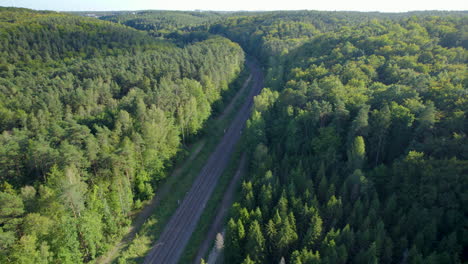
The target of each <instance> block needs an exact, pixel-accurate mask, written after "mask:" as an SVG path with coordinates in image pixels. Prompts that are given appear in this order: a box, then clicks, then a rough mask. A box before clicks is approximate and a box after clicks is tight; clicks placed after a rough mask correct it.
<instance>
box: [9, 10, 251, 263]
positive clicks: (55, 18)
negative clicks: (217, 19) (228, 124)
mask: <svg viewBox="0 0 468 264" xmlns="http://www.w3.org/2000/svg"><path fill="white" fill-rule="evenodd" d="M0 36H1V37H0V47H1V48H0V52H1V56H0V91H1V92H0V131H1V134H0V146H1V148H0V208H1V211H0V262H1V263H81V262H88V261H91V260H93V259H95V258H96V257H97V256H99V255H101V254H102V253H103V252H105V251H106V249H107V247H108V246H109V245H111V244H113V243H115V240H116V239H117V238H119V237H120V235H121V233H122V232H124V230H125V227H126V226H128V224H129V222H130V217H129V214H130V212H131V211H132V210H133V209H138V208H139V207H140V206H141V202H142V201H144V200H147V199H149V198H151V197H152V196H153V195H154V193H155V192H154V190H155V189H156V188H157V186H158V182H160V181H161V180H162V179H164V178H165V177H166V174H167V172H168V170H169V169H170V167H171V164H172V162H173V160H174V158H175V156H176V155H177V153H178V152H179V151H180V150H181V146H182V144H183V143H184V142H188V141H189V140H190V138H191V137H193V136H194V135H196V134H197V132H199V131H200V129H201V128H202V126H203V124H204V122H205V121H206V120H207V118H208V117H209V116H210V114H211V112H212V106H213V105H214V103H216V102H218V101H219V100H220V98H221V94H222V92H223V91H225V90H226V89H227V88H228V84H229V83H230V82H231V81H232V80H233V79H234V78H235V77H236V76H237V74H238V73H239V71H240V70H241V68H242V67H243V61H244V53H243V51H242V49H241V48H240V47H239V45H237V44H235V43H233V42H231V41H229V40H227V39H225V38H222V37H210V38H207V39H206V40H204V41H202V42H197V43H193V44H191V45H186V46H184V47H177V46H175V45H174V44H171V43H169V42H162V41H156V40H154V39H153V37H151V36H149V35H148V34H147V33H145V32H142V31H137V30H135V29H132V28H129V27H126V26H122V25H118V24H115V23H111V22H105V21H100V20H97V19H92V18H81V17H77V16H71V15H64V14H59V13H53V12H34V11H30V10H24V9H12V8H1V9H0Z"/></svg>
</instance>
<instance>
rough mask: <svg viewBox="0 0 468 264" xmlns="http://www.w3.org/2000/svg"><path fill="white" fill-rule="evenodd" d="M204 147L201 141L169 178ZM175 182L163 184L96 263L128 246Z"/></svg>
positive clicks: (178, 174) (111, 259)
mask: <svg viewBox="0 0 468 264" xmlns="http://www.w3.org/2000/svg"><path fill="white" fill-rule="evenodd" d="M204 146H205V141H204V140H203V141H202V142H201V143H199V145H198V146H197V148H196V149H195V150H194V151H193V152H192V153H191V154H190V156H189V157H188V159H187V160H185V161H184V163H183V164H182V166H180V167H178V168H176V169H175V170H174V171H173V172H172V174H171V176H170V177H171V178H178V177H179V176H180V174H181V172H182V171H184V169H185V168H186V167H187V166H188V165H189V164H190V162H191V161H192V160H193V159H194V158H195V157H196V156H197V155H198V153H199V152H200V151H201V150H202V149H203V147H204ZM174 182H175V181H167V182H165V183H164V184H163V185H162V186H161V187H160V188H159V189H158V194H157V195H155V196H154V197H153V199H152V200H151V201H150V202H149V203H148V204H147V205H146V206H145V207H144V208H143V210H141V211H140V212H139V213H138V216H137V217H136V219H135V220H134V221H133V223H132V225H131V226H130V227H129V229H128V233H127V234H126V235H125V236H124V237H123V238H122V240H120V242H119V243H118V244H117V245H115V246H114V247H113V248H112V249H111V250H110V251H108V253H107V254H106V255H104V256H102V257H101V258H99V259H97V260H96V263H102V264H107V263H111V262H112V261H113V260H114V259H115V258H116V257H117V253H118V252H119V251H121V250H122V249H123V248H124V247H125V246H127V245H128V243H130V242H131V241H132V240H133V239H134V238H135V235H136V233H137V232H138V230H140V228H141V227H142V226H143V224H144V223H145V221H146V219H148V218H149V217H150V216H151V215H152V214H153V213H154V210H155V209H156V207H157V206H158V205H159V202H160V201H161V199H162V198H163V197H166V196H167V195H168V192H169V191H170V190H172V186H173V185H174Z"/></svg>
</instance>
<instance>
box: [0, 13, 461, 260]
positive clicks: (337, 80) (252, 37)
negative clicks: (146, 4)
mask: <svg viewBox="0 0 468 264" xmlns="http://www.w3.org/2000/svg"><path fill="white" fill-rule="evenodd" d="M81 15H82V14H81ZM0 47H1V48H0V55H1V56H0V91H1V92H0V133H1V134H0V146H1V148H0V209H1V211H0V262H1V263H87V262H92V261H94V260H95V259H96V258H97V257H99V256H101V255H102V254H104V253H105V252H106V250H108V248H109V246H110V245H111V244H112V243H113V242H115V239H116V238H119V237H120V236H121V235H122V233H123V232H124V229H125V227H127V226H128V225H129V224H130V219H131V218H130V215H131V213H132V212H133V211H135V210H138V209H139V208H141V206H142V203H143V202H144V201H146V200H149V199H151V197H153V196H154V195H157V189H158V186H159V183H160V182H161V181H163V180H164V179H165V178H166V177H167V175H168V172H169V171H170V170H171V167H172V166H173V163H174V161H175V160H176V159H177V157H178V156H180V155H182V153H183V149H184V146H185V145H186V144H187V143H189V142H190V141H191V140H193V138H195V137H196V136H197V135H198V134H200V133H203V128H204V125H205V123H206V121H207V120H208V118H209V117H210V115H211V114H212V113H215V112H216V111H217V108H218V107H219V105H220V101H221V100H222V95H223V92H225V91H226V90H227V89H228V87H229V86H228V85H229V83H231V82H232V81H233V80H234V79H235V78H236V76H237V75H238V74H239V72H240V71H241V70H242V69H243V67H244V61H245V54H244V51H245V53H246V54H247V55H249V56H252V57H255V58H256V59H257V60H258V61H260V62H261V64H262V67H263V70H264V73H265V82H266V84H265V86H266V87H265V88H264V89H263V91H262V92H261V94H260V95H259V96H257V97H256V98H255V102H254V107H253V111H252V115H251V117H250V119H249V121H248V122H247V129H246V133H244V134H245V135H244V137H243V139H242V140H243V142H242V144H243V146H244V149H245V151H246V153H247V155H248V158H247V160H248V161H249V164H248V169H247V173H246V175H245V177H244V178H243V180H242V181H243V182H242V184H241V186H240V188H239V189H240V190H239V195H238V199H237V202H236V203H234V204H233V206H232V208H231V209H230V213H229V218H228V219H227V221H226V236H225V238H224V245H225V249H224V263H233V264H239V263H242V264H254V263H255V264H261V263H281V264H284V263H291V264H316V263H323V264H328V263H330V264H335V263H336V264H339V263H342V264H345V263H372V264H373V263H408V264H419V263H441V264H445V263H447V264H452V263H455V264H457V263H460V264H461V263H466V262H467V261H468V230H467V226H468V217H467V216H468V207H467V206H466V204H468V193H467V191H466V190H468V139H467V131H468V120H467V113H468V66H467V62H468V13H467V12H438V11H430V12H410V13H402V14H400V13H398V14H397V13H395V14H390V13H388V14H385V13H359V12H319V11H294V12H293V11H290V12H286V11H278V12H234V13H225V12H176V11H142V12H137V13H135V12H133V13H129V12H116V13H112V14H108V13H106V14H105V15H104V16H102V17H100V19H95V18H87V17H82V16H78V15H77V14H63V13H56V12H46V11H31V10H27V9H16V8H0Z"/></svg>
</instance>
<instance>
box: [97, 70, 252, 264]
mask: <svg viewBox="0 0 468 264" xmlns="http://www.w3.org/2000/svg"><path fill="white" fill-rule="evenodd" d="M248 75H249V71H248V70H247V69H245V70H244V71H243V72H242V73H241V74H240V76H239V77H238V79H237V80H236V81H235V82H234V83H233V84H231V85H233V86H234V87H232V88H230V89H229V90H228V91H227V92H226V93H227V94H226V95H225V96H223V97H224V98H225V100H224V101H228V102H230V103H229V104H228V105H226V106H225V107H224V111H223V112H222V113H220V114H218V115H217V116H215V117H213V118H212V119H211V120H209V121H208V122H207V125H206V127H205V129H204V131H206V132H205V133H203V135H202V136H200V138H199V139H198V140H196V141H195V142H194V143H193V144H191V145H190V147H189V148H188V150H189V153H187V155H185V156H186V157H187V158H184V159H183V160H179V161H178V162H177V164H176V166H175V167H174V169H173V171H172V173H171V175H170V176H169V177H167V178H166V179H165V180H164V182H163V183H162V184H161V186H160V187H159V188H158V189H157V191H156V195H155V197H154V198H153V199H152V200H150V201H147V202H145V203H144V204H143V209H141V210H140V211H138V212H136V213H135V218H134V219H133V222H132V225H131V226H130V227H129V228H128V230H127V232H126V234H124V236H123V237H122V238H121V239H119V241H118V242H117V243H116V244H115V246H114V247H113V248H111V249H109V250H108V252H107V253H106V254H105V255H103V256H102V257H100V258H99V259H97V260H96V261H95V263H101V264H106V263H113V262H116V260H117V258H119V261H118V262H119V263H140V262H143V260H144V256H145V254H146V253H147V251H148V250H149V249H150V248H151V246H152V245H151V244H152V242H154V241H155V240H156V239H157V238H158V236H159V235H160V233H161V231H162V229H163V227H164V226H165V224H166V223H167V222H168V221H169V218H170V217H171V215H172V214H173V213H174V212H175V210H176V209H177V207H178V204H179V202H180V200H182V199H183V197H184V195H185V194H186V193H187V191H188V190H189V189H190V186H191V185H192V183H193V181H194V179H195V178H196V176H197V175H198V172H199V171H200V170H201V169H202V167H203V165H204V164H205V162H206V160H207V159H208V157H209V155H210V154H211V152H213V151H214V149H215V147H216V145H217V143H218V142H219V141H220V139H221V137H222V136H223V134H224V133H223V131H224V130H225V129H226V128H227V126H228V125H229V124H230V122H231V121H232V119H233V118H234V114H235V113H234V112H233V110H235V109H237V108H238V107H239V106H240V105H241V104H242V102H243V100H244V99H245V98H246V97H247V93H248V89H247V84H248V83H249V81H250V80H251V76H250V77H249V76H248ZM241 86H242V87H241ZM236 87H239V88H237V89H236Z"/></svg>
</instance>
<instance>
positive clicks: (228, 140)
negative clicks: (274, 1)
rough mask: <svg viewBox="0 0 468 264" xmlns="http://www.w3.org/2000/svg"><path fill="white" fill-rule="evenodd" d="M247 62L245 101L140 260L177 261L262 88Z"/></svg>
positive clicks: (258, 74) (165, 263)
mask: <svg viewBox="0 0 468 264" xmlns="http://www.w3.org/2000/svg"><path fill="white" fill-rule="evenodd" d="M247 65H248V67H249V68H250V71H251V73H252V80H253V83H252V87H251V90H250V92H249V95H248V97H247V99H246V101H245V102H244V104H243V105H242V107H241V108H240V109H239V111H238V112H237V114H236V116H235V118H234V120H233V121H232V123H231V125H230V126H229V128H228V129H227V130H226V133H225V134H224V136H223V138H222V139H221V141H220V143H219V144H218V146H217V147H216V149H215V151H214V152H213V153H212V154H211V156H210V157H209V159H208V161H207V163H206V164H205V166H204V167H203V169H202V170H201V172H200V174H199V175H198V176H197V179H195V181H194V183H193V185H192V187H191V189H190V190H189V192H188V193H187V194H186V195H185V197H184V200H183V201H182V203H181V204H180V206H179V208H177V210H176V212H175V213H174V214H173V215H172V217H171V219H170V220H169V222H168V223H167V225H166V227H165V228H164V230H163V232H162V234H161V236H160V237H159V240H158V241H157V242H156V243H155V245H154V246H153V248H152V249H151V251H150V253H149V254H148V255H147V256H146V258H145V261H144V263H163V264H176V263H177V262H178V261H179V258H180V255H181V254H182V252H183V250H184V248H185V246H186V244H187V242H188V240H189V239H190V237H191V235H192V233H193V231H194V229H195V227H196V225H197V222H198V219H199V218H200V215H201V214H202V212H203V209H204V208H205V205H206V202H207V201H208V199H209V198H210V196H211V193H212V192H213V190H214V188H215V186H216V183H217V181H218V178H219V177H220V175H221V174H222V173H223V171H224V169H225V168H226V166H227V163H228V161H229V158H230V156H231V154H232V152H233V150H234V146H235V144H236V143H237V141H238V140H239V138H240V136H241V133H242V129H243V128H244V127H245V122H246V121H247V119H248V118H249V116H250V111H251V108H252V104H253V97H254V96H255V95H257V94H258V93H259V92H260V90H261V89H262V88H263V75H262V73H261V70H260V67H259V66H258V65H257V64H256V63H254V62H248V63H247Z"/></svg>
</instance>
